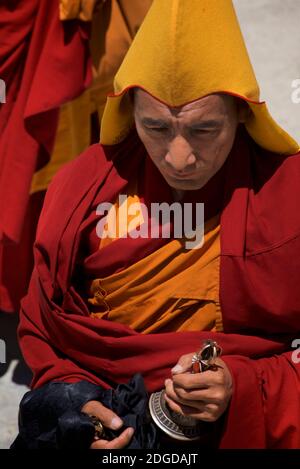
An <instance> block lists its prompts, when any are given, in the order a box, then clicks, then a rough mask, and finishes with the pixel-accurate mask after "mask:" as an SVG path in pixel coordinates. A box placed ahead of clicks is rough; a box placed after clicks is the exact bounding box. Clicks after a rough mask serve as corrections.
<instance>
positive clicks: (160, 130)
mask: <svg viewBox="0 0 300 469" xmlns="http://www.w3.org/2000/svg"><path fill="white" fill-rule="evenodd" d="M146 130H148V131H149V132H153V133H154V132H156V133H165V132H167V131H168V130H169V129H168V127H146Z"/></svg>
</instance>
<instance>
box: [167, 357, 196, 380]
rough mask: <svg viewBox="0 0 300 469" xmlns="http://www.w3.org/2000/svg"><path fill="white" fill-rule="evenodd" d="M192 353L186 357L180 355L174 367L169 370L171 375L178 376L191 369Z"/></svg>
mask: <svg viewBox="0 0 300 469" xmlns="http://www.w3.org/2000/svg"><path fill="white" fill-rule="evenodd" d="M193 355H194V354H193V353H188V354H186V355H182V356H181V357H180V358H179V360H178V362H177V363H176V365H175V366H174V367H173V368H172V369H171V373H172V374H173V375H178V374H179V373H184V372H185V371H189V370H190V369H191V367H192V357H193Z"/></svg>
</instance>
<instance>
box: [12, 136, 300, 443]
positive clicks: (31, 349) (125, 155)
mask: <svg viewBox="0 0 300 469" xmlns="http://www.w3.org/2000/svg"><path fill="white" fill-rule="evenodd" d="M144 158H145V153H144V148H143V146H142V145H141V143H140V142H139V140H138V138H137V137H136V135H135V134H134V133H133V134H132V135H131V136H130V137H128V138H127V139H126V140H125V141H124V142H122V143H121V144H118V145H115V146H112V147H101V146H100V145H93V146H92V147H90V148H89V149H88V150H87V151H86V152H84V153H83V155H81V156H80V157H79V158H77V159H76V160H75V161H73V162H72V163H70V164H68V165H67V166H66V167H64V168H63V169H62V170H61V171H60V172H59V173H58V175H57V176H56V177H55V178H54V181H53V182H52V184H51V186H50V188H49V190H48V193H47V196H46V200H45V204H44V208H43V210H42V215H41V218H40V221H39V226H38V233H37V239H36V242H35V246H34V254H35V268H34V273H33V276H32V279H31V283H30V288H29V292H28V295H27V296H26V298H25V299H24V300H23V302H22V309H21V322H20V326H19V337H20V345H21V348H22V351H23V354H24V357H25V360H26V361H27V363H28V365H29V366H30V367H31V369H32V370H33V371H34V379H33V383H32V386H33V388H37V387H39V386H42V385H43V384H45V383H46V382H48V381H53V380H54V381H59V380H62V381H66V382H73V381H77V380H82V379H83V380H88V381H91V382H93V383H99V384H101V385H102V386H105V387H111V386H114V385H115V384H116V383H121V382H126V381H128V379H130V377H131V376H132V375H133V374H134V373H136V372H140V373H142V375H143V376H144V379H145V383H146V387H147V389H148V391H149V392H152V391H155V390H159V389H161V388H162V387H163V386H164V380H165V378H166V377H168V376H170V369H171V367H173V366H174V365H175V364H176V363H177V360H178V358H179V357H180V356H181V355H182V354H185V353H190V352H194V351H195V350H198V349H199V346H200V345H201V343H202V341H203V339H206V338H213V339H215V340H217V341H218V343H219V344H220V345H221V347H222V348H223V350H224V355H223V359H224V361H225V362H226V363H227V364H228V366H229V369H230V370H231V373H232V376H233V381H234V390H233V396H232V399H231V403H230V407H229V409H228V412H227V415H226V420H225V425H224V427H223V429H222V434H221V437H220V442H219V447H220V448H297V447H300V366H299V365H298V364H297V363H294V362H293V358H292V351H293V349H292V345H291V344H292V340H293V338H297V337H300V336H299V334H300V320H299V317H300V316H299V312H300V289H299V287H298V284H299V272H300V254H299V253H300V214H299V212H298V211H297V209H298V204H299V202H298V200H299V196H300V153H299V154H297V155H293V156H289V157H286V156H280V155H276V154H271V153H268V152H266V151H265V150H262V149H261V148H259V147H258V146H257V145H256V144H255V143H254V142H253V141H252V140H251V139H250V137H248V135H246V134H245V133H244V132H242V133H241V134H240V135H239V136H238V137H237V139H236V141H235V144H234V147H233V150H232V152H231V154H230V155H229V157H228V162H227V168H226V176H225V178H226V180H225V187H224V202H223V209H222V213H221V269H220V300H221V306H222V317H223V324H224V332H223V333H219V332H218V333H211V332H202V331H199V332H172V333H160V334H159V333H157V334H148V335H144V334H140V333H137V332H136V331H134V330H132V329H130V328H128V327H127V326H125V325H122V324H118V323H113V322H110V321H108V320H103V319H93V318H91V317H90V316H89V311H88V308H87V305H86V303H85V302H84V300H83V298H82V297H81V296H80V295H79V293H78V291H77V290H76V282H78V278H76V276H75V272H76V266H77V262H78V259H79V258H80V256H81V252H80V249H81V245H80V238H81V237H80V234H81V227H82V225H83V223H84V220H85V219H86V217H87V215H88V213H89V208H90V207H91V206H92V204H93V201H94V200H95V197H96V196H97V198H98V199H99V200H100V199H102V201H103V202H109V201H112V200H114V198H115V196H116V195H117V194H118V193H119V192H122V188H123V187H125V186H126V183H127V181H128V180H129V177H132V175H133V174H137V172H138V171H139V168H140V165H141V163H142V162H143V159H144ZM153 182H154V184H155V181H153ZM99 196H100V197H99ZM124 242H125V241H124ZM124 248H125V246H124ZM153 249H154V250H155V244H154V248H153ZM119 252H120V255H123V250H120V251H119ZM114 255H115V256H116V252H115V253H114ZM133 260H134V259H133ZM133 260H132V261H133ZM75 280H76V281H75ZM82 281H84V279H82ZM191 281H197V279H191Z"/></svg>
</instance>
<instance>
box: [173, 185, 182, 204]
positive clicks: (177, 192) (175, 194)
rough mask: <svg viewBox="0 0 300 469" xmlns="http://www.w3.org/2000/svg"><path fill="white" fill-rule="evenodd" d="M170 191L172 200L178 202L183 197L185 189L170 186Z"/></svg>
mask: <svg viewBox="0 0 300 469" xmlns="http://www.w3.org/2000/svg"><path fill="white" fill-rule="evenodd" d="M172 193H173V198H174V201H175V202H178V201H179V200H182V199H183V197H184V194H185V191H182V190H178V189H173V188H172Z"/></svg>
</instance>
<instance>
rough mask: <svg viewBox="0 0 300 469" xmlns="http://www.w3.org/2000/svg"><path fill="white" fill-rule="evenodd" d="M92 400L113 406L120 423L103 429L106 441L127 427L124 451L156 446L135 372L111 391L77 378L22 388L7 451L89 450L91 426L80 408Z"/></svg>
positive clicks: (145, 396) (139, 378)
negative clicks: (13, 436)
mask: <svg viewBox="0 0 300 469" xmlns="http://www.w3.org/2000/svg"><path fill="white" fill-rule="evenodd" d="M91 400H97V401H99V402H101V403H102V404H103V405H104V406H105V407H108V408H110V409H112V410H113V411H114V412H115V413H116V414H117V415H118V416H119V417H120V418H121V419H122V420H123V422H124V426H123V427H122V428H121V429H120V430H117V431H114V430H109V429H107V428H105V434H106V438H107V439H109V440H110V439H113V438H115V437H116V436H118V435H119V434H120V433H121V432H122V431H123V430H124V429H125V428H126V427H129V426H130V427H133V428H134V429H135V432H134V435H133V437H132V439H131V441H130V443H129V445H128V447H127V448H128V449H140V448H145V449H151V448H157V447H158V431H157V429H156V427H155V424H154V423H153V422H152V420H151V416H150V414H149V411H148V394H147V391H146V389H145V386H144V381H143V377H142V376H141V375H140V374H135V375H134V376H133V378H132V379H131V380H130V381H129V383H128V384H119V385H118V386H117V388H116V389H115V390H114V389H103V388H101V387H100V386H99V385H95V384H92V383H89V382H87V381H79V382H77V383H63V382H51V383H48V384H46V385H44V386H42V387H41V388H38V389H36V390H34V391H29V392H27V393H26V394H25V396H24V397H23V399H22V401H21V403H20V411H19V434H18V436H17V438H16V440H15V441H14V442H13V444H12V446H11V449H49V448H50V449H71V448H76V449H88V448H89V447H90V445H91V443H92V442H93V438H94V433H95V429H94V425H93V423H92V421H91V418H90V417H89V416H88V415H86V414H84V413H82V412H81V408H82V407H83V405H84V404H86V403H87V402H88V401H91Z"/></svg>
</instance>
